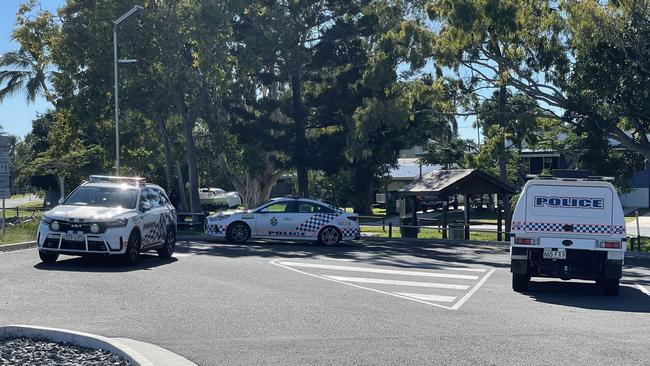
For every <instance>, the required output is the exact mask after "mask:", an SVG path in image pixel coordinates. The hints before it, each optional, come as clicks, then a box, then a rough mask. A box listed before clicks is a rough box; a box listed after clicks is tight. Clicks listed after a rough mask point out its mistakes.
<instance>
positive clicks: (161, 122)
mask: <svg viewBox="0 0 650 366" xmlns="http://www.w3.org/2000/svg"><path fill="white" fill-rule="evenodd" d="M156 120H157V121H156V122H157V123H158V130H159V131H160V139H161V140H162V143H163V151H164V153H165V180H166V181H167V192H169V191H170V190H171V189H172V187H173V186H174V182H173V178H172V169H173V165H172V164H173V159H172V147H171V143H170V141H169V134H168V133H167V126H165V119H164V118H163V117H162V116H156Z"/></svg>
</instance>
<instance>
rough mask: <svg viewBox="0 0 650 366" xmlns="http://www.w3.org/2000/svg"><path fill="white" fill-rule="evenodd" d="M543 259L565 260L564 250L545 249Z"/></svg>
mask: <svg viewBox="0 0 650 366" xmlns="http://www.w3.org/2000/svg"><path fill="white" fill-rule="evenodd" d="M543 257H544V259H566V249H563V248H557V249H551V248H546V249H544V255H543Z"/></svg>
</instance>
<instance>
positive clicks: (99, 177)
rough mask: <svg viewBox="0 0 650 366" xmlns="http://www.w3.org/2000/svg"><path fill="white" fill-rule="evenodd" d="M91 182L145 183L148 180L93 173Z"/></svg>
mask: <svg viewBox="0 0 650 366" xmlns="http://www.w3.org/2000/svg"><path fill="white" fill-rule="evenodd" d="M89 182H91V183H101V182H107V183H129V184H134V185H140V186H142V185H144V184H145V183H147V181H146V180H145V179H144V178H139V177H115V176H107V175H91V176H90V179H89Z"/></svg>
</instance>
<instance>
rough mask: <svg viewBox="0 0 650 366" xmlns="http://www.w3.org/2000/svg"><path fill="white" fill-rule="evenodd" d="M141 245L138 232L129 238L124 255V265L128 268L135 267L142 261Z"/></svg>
mask: <svg viewBox="0 0 650 366" xmlns="http://www.w3.org/2000/svg"><path fill="white" fill-rule="evenodd" d="M140 244H141V241H140V234H139V233H138V232H132V233H131V235H130V236H129V241H128V244H127V246H126V252H125V253H124V254H122V263H124V264H125V265H127V266H133V265H135V264H136V263H138V260H139V259H140Z"/></svg>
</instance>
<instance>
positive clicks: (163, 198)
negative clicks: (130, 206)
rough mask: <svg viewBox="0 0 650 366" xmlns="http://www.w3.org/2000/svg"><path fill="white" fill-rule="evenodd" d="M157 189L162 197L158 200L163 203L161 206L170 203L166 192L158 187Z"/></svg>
mask: <svg viewBox="0 0 650 366" xmlns="http://www.w3.org/2000/svg"><path fill="white" fill-rule="evenodd" d="M156 191H157V192H158V196H159V197H160V200H159V201H158V202H159V203H160V205H161V206H164V205H166V204H168V203H169V199H168V198H167V196H166V195H165V193H164V192H162V191H161V190H159V189H156Z"/></svg>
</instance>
